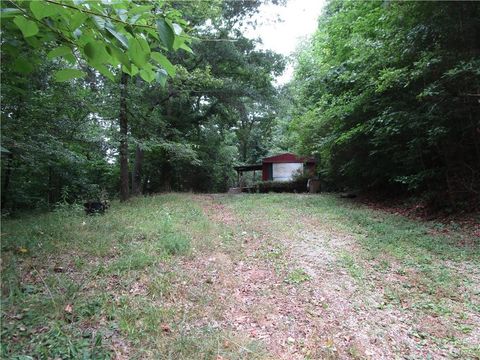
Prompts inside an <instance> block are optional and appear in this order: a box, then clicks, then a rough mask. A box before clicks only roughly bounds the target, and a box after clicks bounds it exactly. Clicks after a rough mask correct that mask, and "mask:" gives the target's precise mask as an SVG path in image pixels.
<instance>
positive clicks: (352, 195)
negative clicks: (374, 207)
mask: <svg viewBox="0 0 480 360" xmlns="http://www.w3.org/2000/svg"><path fill="white" fill-rule="evenodd" d="M340 197H341V198H342V199H354V198H356V197H357V194H352V193H345V194H340Z"/></svg>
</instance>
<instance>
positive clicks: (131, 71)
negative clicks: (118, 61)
mask: <svg viewBox="0 0 480 360" xmlns="http://www.w3.org/2000/svg"><path fill="white" fill-rule="evenodd" d="M122 71H123V72H124V73H127V74H128V75H130V76H135V75H136V74H138V68H137V67H136V66H135V65H133V64H131V66H122Z"/></svg>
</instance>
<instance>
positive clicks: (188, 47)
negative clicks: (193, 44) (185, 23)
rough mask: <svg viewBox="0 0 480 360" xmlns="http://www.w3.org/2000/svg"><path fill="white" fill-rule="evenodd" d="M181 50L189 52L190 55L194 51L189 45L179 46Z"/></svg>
mask: <svg viewBox="0 0 480 360" xmlns="http://www.w3.org/2000/svg"><path fill="white" fill-rule="evenodd" d="M179 49H183V50H185V51H186V52H189V53H190V54H193V50H192V49H191V48H190V46H188V45H187V44H185V43H183V44H182V45H180V46H179Z"/></svg>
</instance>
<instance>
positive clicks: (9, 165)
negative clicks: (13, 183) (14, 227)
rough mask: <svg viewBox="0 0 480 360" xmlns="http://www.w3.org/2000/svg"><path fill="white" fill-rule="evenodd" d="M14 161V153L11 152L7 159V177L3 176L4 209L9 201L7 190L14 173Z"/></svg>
mask: <svg viewBox="0 0 480 360" xmlns="http://www.w3.org/2000/svg"><path fill="white" fill-rule="evenodd" d="M12 161H13V154H12V153H11V152H10V153H8V155H7V161H5V163H6V164H5V177H4V178H3V189H2V205H1V206H2V210H3V209H5V204H6V201H7V191H8V186H9V185H10V178H11V175H12V166H13V165H12Z"/></svg>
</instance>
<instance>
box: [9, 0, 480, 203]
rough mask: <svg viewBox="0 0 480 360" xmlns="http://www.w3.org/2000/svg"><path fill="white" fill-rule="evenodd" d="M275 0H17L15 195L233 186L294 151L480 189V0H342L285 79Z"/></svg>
mask: <svg viewBox="0 0 480 360" xmlns="http://www.w3.org/2000/svg"><path fill="white" fill-rule="evenodd" d="M274 2H275V1H274ZM52 4H53V5H52ZM55 4H60V5H62V4H67V5H68V6H67V7H62V6H57V7H55V6H56V5H55ZM159 4H161V5H159ZM261 4H262V1H261V0H256V1H250V0H242V1H240V0H235V1H234V0H211V1H200V2H185V1H165V2H147V3H142V4H137V3H133V2H129V1H126V0H121V1H120V0H119V1H117V2H115V4H114V5H109V4H106V3H103V2H101V1H90V2H88V4H87V3H85V2H82V1H79V2H69V1H67V0H65V1H64V0H58V1H54V2H52V1H50V2H49V3H48V4H47V3H45V2H29V1H13V0H12V1H4V2H2V14H1V15H2V40H1V46H2V62H1V70H2V92H1V111H2V209H18V208H31V207H38V206H51V205H53V204H56V203H58V202H73V201H77V200H86V199H94V198H99V197H102V196H104V195H102V192H106V193H108V194H109V195H108V196H109V197H115V196H118V195H121V197H122V198H123V199H126V198H128V195H129V194H134V195H137V194H141V193H153V192H159V191H168V190H176V191H190V190H193V191H205V192H208V191H210V192H218V191H225V190H227V188H228V187H229V186H231V185H233V183H234V173H233V169H232V167H233V166H234V165H235V164H248V163H255V162H257V161H259V160H260V159H261V158H262V157H263V156H265V155H271V154H274V153H278V152H281V151H292V152H297V153H299V154H301V155H314V156H315V157H317V159H318V161H319V162H318V169H317V170H318V173H319V177H320V179H321V180H322V181H323V184H324V189H326V190H329V189H330V190H343V189H352V190H358V191H364V192H375V193H377V194H382V195H383V196H396V195H399V194H402V195H420V196H421V197H422V198H423V200H425V202H426V204H427V205H428V206H431V207H436V208H449V209H452V210H456V209H460V208H470V209H471V208H475V207H476V206H478V204H480V56H479V55H480V22H479V18H480V3H478V2H393V1H384V2H380V1H343V0H332V1H329V2H328V4H327V6H326V8H325V10H324V13H323V15H322V16H321V17H320V19H319V22H318V30H317V31H316V33H315V34H314V36H313V37H312V38H311V39H310V40H308V41H306V42H304V43H303V44H301V45H300V48H299V49H298V51H297V53H296V54H295V56H294V62H295V75H294V79H293V80H292V81H291V82H290V83H288V84H286V85H285V86H283V88H280V89H279V88H275V87H274V86H273V80H274V78H275V77H276V76H278V75H280V74H281V73H282V71H283V69H284V67H285V59H284V58H283V57H282V56H280V55H278V54H275V53H273V52H271V51H262V50H259V48H258V46H257V42H256V41H254V40H250V39H248V38H246V37H245V36H244V35H243V34H242V29H245V26H246V25H247V24H248V22H249V21H250V20H251V15H252V14H254V13H256V12H257V11H258V9H259V6H260V5H261ZM44 5H45V6H44ZM47 5H48V6H47ZM92 14H94V15H92ZM95 14H96V15H95ZM65 68H67V69H65ZM58 80H60V82H59V81H58ZM65 80H68V81H65ZM121 189H123V190H122V191H121Z"/></svg>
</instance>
